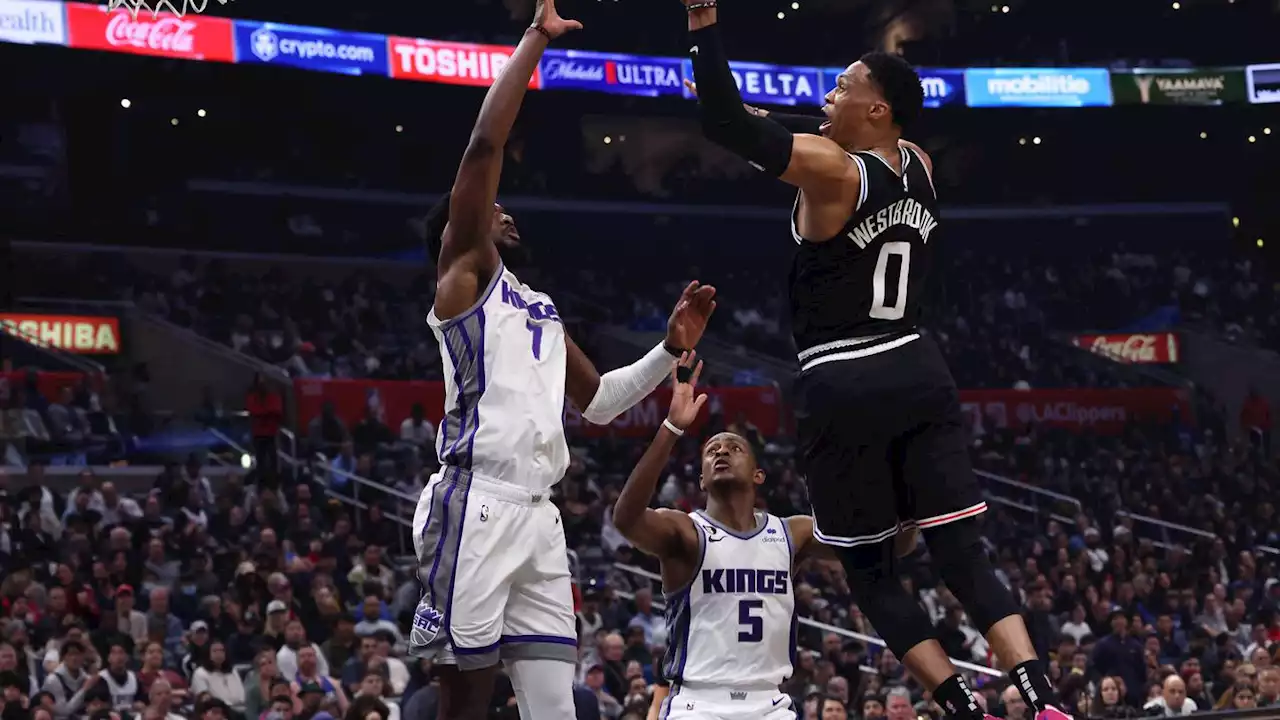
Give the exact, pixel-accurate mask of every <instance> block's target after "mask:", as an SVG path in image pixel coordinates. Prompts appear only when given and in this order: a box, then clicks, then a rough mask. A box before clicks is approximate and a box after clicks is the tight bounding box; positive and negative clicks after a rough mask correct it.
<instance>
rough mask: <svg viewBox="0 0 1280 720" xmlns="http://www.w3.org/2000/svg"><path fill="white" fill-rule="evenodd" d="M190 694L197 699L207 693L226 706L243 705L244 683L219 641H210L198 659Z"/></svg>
mask: <svg viewBox="0 0 1280 720" xmlns="http://www.w3.org/2000/svg"><path fill="white" fill-rule="evenodd" d="M196 624H199V623H196ZM192 629H193V630H194V629H195V625H192ZM191 692H192V693H194V694H195V695H196V696H197V697H198V696H200V695H202V694H203V693H206V692H207V693H209V694H210V695H212V696H213V697H215V698H217V699H218V700H221V701H222V702H224V703H226V704H228V705H236V706H239V705H243V704H244V696H245V692H244V683H243V682H241V680H240V675H239V674H238V673H237V672H236V671H235V670H234V669H233V668H232V667H231V660H230V658H228V657H227V646H226V644H225V643H223V642H222V641H221V640H216V639H215V640H213V641H211V642H210V643H209V647H208V651H207V652H205V653H203V655H202V656H201V657H200V660H199V662H198V666H197V667H196V670H195V672H194V673H192V675H191Z"/></svg>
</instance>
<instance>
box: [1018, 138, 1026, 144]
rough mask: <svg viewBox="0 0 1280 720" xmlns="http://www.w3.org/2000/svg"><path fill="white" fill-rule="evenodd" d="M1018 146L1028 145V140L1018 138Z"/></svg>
mask: <svg viewBox="0 0 1280 720" xmlns="http://www.w3.org/2000/svg"><path fill="white" fill-rule="evenodd" d="M1018 144H1019V145H1026V144H1027V139H1026V138H1018Z"/></svg>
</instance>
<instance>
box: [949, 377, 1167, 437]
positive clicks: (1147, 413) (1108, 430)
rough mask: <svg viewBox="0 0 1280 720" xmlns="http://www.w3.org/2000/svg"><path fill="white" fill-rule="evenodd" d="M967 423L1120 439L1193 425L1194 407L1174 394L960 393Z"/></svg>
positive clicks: (1096, 391) (1099, 391) (1072, 390)
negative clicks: (1133, 429) (1130, 432)
mask: <svg viewBox="0 0 1280 720" xmlns="http://www.w3.org/2000/svg"><path fill="white" fill-rule="evenodd" d="M960 403H961V405H962V407H963V408H964V413H965V417H966V419H967V420H968V421H969V422H970V423H971V424H972V425H973V427H975V428H984V429H986V430H992V429H1004V428H1012V429H1014V430H1023V429H1025V428H1027V426H1032V427H1036V426H1042V427H1054V428H1062V429H1065V430H1071V431H1075V432H1090V433H1099V434H1103V435H1119V434H1120V433H1123V432H1124V430H1125V427H1126V426H1127V425H1129V424H1130V423H1155V424H1162V425H1167V424H1169V423H1171V422H1173V420H1174V418H1175V417H1176V418H1178V419H1179V420H1180V421H1181V422H1183V423H1186V424H1188V425H1189V424H1191V423H1192V416H1191V403H1190V398H1189V397H1188V396H1187V392H1186V391H1185V390H1181V389H1176V388H1133V389H1105V390H1103V389H1085V388H1064V389H1055V390H961V391H960Z"/></svg>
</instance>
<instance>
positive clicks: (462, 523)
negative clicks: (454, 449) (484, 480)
mask: <svg viewBox="0 0 1280 720" xmlns="http://www.w3.org/2000/svg"><path fill="white" fill-rule="evenodd" d="M468 474H469V473H468ZM461 475H462V470H461V469H458V468H455V469H454V471H453V479H454V482H455V483H456V482H457V481H458V478H459V477H460V476H461ZM469 499H471V483H470V478H468V482H467V487H466V488H464V489H463V491H462V510H461V512H460V513H459V515H458V549H457V550H456V551H455V552H454V553H453V567H452V568H450V569H449V572H450V577H452V578H453V580H454V582H457V580H458V557H459V556H460V555H462V539H463V538H464V537H465V536H464V535H463V534H462V529H463V528H464V527H466V524H467V501H468V500H469ZM453 587H454V586H453V583H450V584H449V599H448V600H446V601H445V606H444V622H445V631H446V632H447V631H448V628H449V619H450V618H451V617H453ZM449 640H450V641H451V642H452V640H453V636H452V635H450V636H449ZM497 645H498V644H497V643H494V644H493V646H492V647H490V648H489V650H492V649H493V648H494V647H497ZM453 647H454V650H455V651H457V649H458V645H457V643H454V646H453ZM486 652H487V651H486ZM462 654H463V655H466V654H467V653H462ZM475 654H477V655H478V654H480V653H475Z"/></svg>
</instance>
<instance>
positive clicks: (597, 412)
mask: <svg viewBox="0 0 1280 720" xmlns="http://www.w3.org/2000/svg"><path fill="white" fill-rule="evenodd" d="M617 417H618V413H616V412H611V411H608V410H601V409H600V408H598V407H595V406H594V405H588V406H587V409H586V410H583V411H582V419H583V420H586V421H587V422H589V423H591V424H592V425H608V424H609V423H611V422H613V421H614V420H615V419H617Z"/></svg>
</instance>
